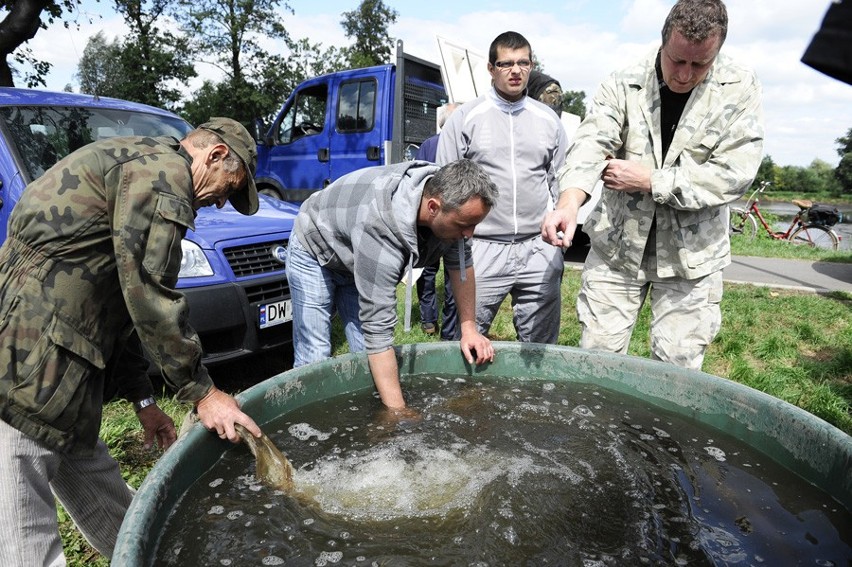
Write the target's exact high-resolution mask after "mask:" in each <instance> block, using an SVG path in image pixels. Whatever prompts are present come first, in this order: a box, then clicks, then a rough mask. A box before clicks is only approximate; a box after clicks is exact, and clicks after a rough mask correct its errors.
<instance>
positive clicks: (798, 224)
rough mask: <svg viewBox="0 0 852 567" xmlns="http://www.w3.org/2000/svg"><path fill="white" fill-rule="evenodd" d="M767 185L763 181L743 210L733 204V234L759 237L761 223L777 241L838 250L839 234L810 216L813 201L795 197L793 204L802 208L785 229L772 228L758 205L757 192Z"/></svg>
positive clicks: (750, 237)
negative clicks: (809, 211)
mask: <svg viewBox="0 0 852 567" xmlns="http://www.w3.org/2000/svg"><path fill="white" fill-rule="evenodd" d="M768 186H769V182H768V181H763V182H761V184H760V185H759V186H758V187H757V188H756V189H755V190H754V191H752V193H751V195H750V196H749V198H748V200H747V201H746V206H745V208H744V209H741V208H739V207H731V230H730V232H731V235H734V234H742V235H744V236H745V237H746V238H749V239H753V238H754V237H755V236H757V232H758V223H760V226H762V227H763V228H764V229H765V230H766V232H767V234H769V236H770V237H771V238H773V239H775V240H782V241H785V242H790V243H793V244H800V245H806V246H810V247H812V248H823V249H826V250H837V249H838V248H839V247H840V236H839V235H838V234H837V233H836V232H834V230H832V229H831V228H830V226H827V225H826V224H824V223H821V222H814V221H812V220H809V219H808V210H810V209H811V207H813V203H812V202H811V201H809V200H799V199H793V201H792V203H793V204H794V205H796V206H797V207H799V211H798V212H797V213H796V214H795V216H793V220H792V221H791V222H790V226H788V227H787V230H785V231H779V230H773V228H772V226H770V224H769V223H768V222H766V219H765V218H764V217H763V215H762V214H761V212H760V208H759V207H758V206H757V203H758V202H759V201H760V199H759V198H758V195H759V194H760V193H763V192H764V191H765V190H766V188H767V187H768ZM835 222H836V221H835Z"/></svg>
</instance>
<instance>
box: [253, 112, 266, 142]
mask: <svg viewBox="0 0 852 567" xmlns="http://www.w3.org/2000/svg"><path fill="white" fill-rule="evenodd" d="M265 135H266V124H264V122H263V118H255V119H254V131H253V132H252V136H254V141H255V142H257V143H258V144H263V143H265V141H264V139H263V138H264V136H265Z"/></svg>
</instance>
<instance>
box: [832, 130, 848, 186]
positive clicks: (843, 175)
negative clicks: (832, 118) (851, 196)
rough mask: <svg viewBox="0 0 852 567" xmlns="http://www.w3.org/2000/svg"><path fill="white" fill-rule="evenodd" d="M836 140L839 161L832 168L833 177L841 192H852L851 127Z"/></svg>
mask: <svg viewBox="0 0 852 567" xmlns="http://www.w3.org/2000/svg"><path fill="white" fill-rule="evenodd" d="M836 142H837V154H838V155H839V156H840V163H838V164H837V168H836V169H835V170H834V178H835V179H836V180H837V182H838V183H839V184H840V191H841V192H842V193H852V128H850V129H849V130H848V131H847V132H846V135H845V136H842V137H840V138H837V140H836Z"/></svg>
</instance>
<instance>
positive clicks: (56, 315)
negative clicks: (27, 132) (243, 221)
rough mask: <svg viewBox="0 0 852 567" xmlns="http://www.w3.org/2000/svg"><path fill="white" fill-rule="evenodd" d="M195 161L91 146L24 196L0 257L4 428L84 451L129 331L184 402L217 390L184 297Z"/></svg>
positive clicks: (173, 144)
mask: <svg viewBox="0 0 852 567" xmlns="http://www.w3.org/2000/svg"><path fill="white" fill-rule="evenodd" d="M190 165H191V157H190V156H189V154H188V153H186V152H185V151H184V150H183V149H182V148H181V147H180V143H179V142H178V141H177V140H176V139H174V138H146V137H128V138H112V139H108V140H103V141H99V142H95V143H93V144H90V145H88V146H85V147H83V148H81V149H80V150H77V151H76V152H74V153H72V154H71V155H69V156H68V157H66V158H64V159H63V160H62V161H60V162H59V163H57V164H56V165H55V166H54V167H52V168H51V169H50V170H49V171H48V172H47V173H45V174H44V176H42V177H41V178H39V179H38V180H36V181H34V182H33V183H31V184H30V185H29V186H28V187H27V189H26V190H25V191H24V192H23V195H22V197H21V199H20V201H19V202H18V204H17V205H16V207H15V209H14V211H13V212H12V215H11V216H10V219H9V231H8V233H9V235H8V238H7V240H6V242H5V243H4V244H3V246H2V248H0V365H2V369H3V375H2V377H1V378H0V418H1V419H3V420H4V421H5V422H7V423H8V424H10V425H11V426H13V427H15V428H17V429H18V430H20V431H21V432H23V433H24V434H26V435H28V436H30V437H33V438H35V439H38V440H40V441H42V442H43V443H45V444H46V445H47V446H49V447H52V448H54V449H56V450H59V451H63V452H72V451H73V452H76V453H87V452H89V451H90V450H91V449H92V448H93V447H94V445H95V442H96V440H97V435H98V430H99V427H100V421H101V411H102V405H103V399H102V398H103V390H104V368H105V366H106V364H107V361H109V360H110V358H111V357H112V356H113V353H114V352H116V349H120V348H122V346H123V344H124V342H125V341H126V339H127V336H128V335H129V334H130V332H131V330H132V329H133V327H135V328H136V330H137V332H138V334H139V337H140V339H141V341H142V344H143V345H145V347H146V350H147V351H148V353H149V355H150V356H151V358H152V359H153V361H154V362H155V363H156V364H157V365H158V366H159V367H160V368H161V369H162V370H163V374H164V376H165V379H166V381H167V382H168V383H169V384H170V385H171V386H172V387H173V388H174V389H175V390H176V391H177V393H178V397H179V399H181V400H182V401H195V400H198V399H200V398H202V397H203V396H204V395H205V393H206V392H207V391H208V390H209V389H210V387H211V386H212V382H211V380H210V377H209V376H208V374H207V370H206V369H205V368H204V366H203V365H202V364H201V354H202V350H201V344H200V341H199V339H198V336H197V335H196V333H195V331H193V329H192V328H191V327H190V326H189V324H188V314H189V310H188V305H187V302H186V300H185V298H184V297H183V295H182V294H181V293H180V292H178V291H175V289H174V288H175V284H176V282H177V276H178V271H179V268H180V262H181V240H182V238H183V236H184V235H185V233H186V229H187V228H194V222H195V211H194V209H193V206H192V200H193V184H192V174H191V169H190Z"/></svg>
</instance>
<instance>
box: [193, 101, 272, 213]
mask: <svg viewBox="0 0 852 567" xmlns="http://www.w3.org/2000/svg"><path fill="white" fill-rule="evenodd" d="M199 128H200V129H203V130H209V131H210V132H213V133H215V134H217V135H218V136H219V137H220V138H222V141H223V142H225V144H227V146H228V147H229V148H230V149H231V151H233V152H234V153H235V154H237V156H239V158H240V159H241V160H243V164H244V165H245V166H246V177H247V178H248V179H247V180H248V186H247V187H246V188H245V190H243V191H236V192H235V193H233V194H231V196H230V197H228V201H230V203H231V205H233V207H234V208H235V209H237V210H238V211H239V212H241V213H242V214H244V215H253V214H255V213H256V212H257V208H258V202H257V186H256V185H255V183H254V173H255V171H257V145H256V143H255V141H254V138H252V137H251V134H249V132H248V130H246V129H245V126H243V125H242V124H240V123H239V122H237V121H236V120H233V119H232V118H224V117H221V116H217V117H214V118H211V119H210V120H208V121H207V122H205V123H204V124H202V125H201V126H199Z"/></svg>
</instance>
